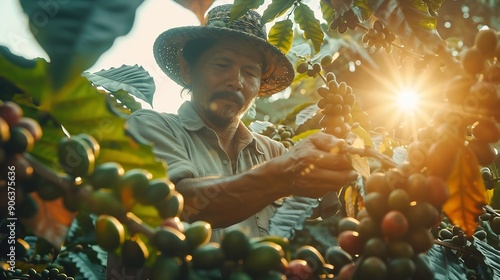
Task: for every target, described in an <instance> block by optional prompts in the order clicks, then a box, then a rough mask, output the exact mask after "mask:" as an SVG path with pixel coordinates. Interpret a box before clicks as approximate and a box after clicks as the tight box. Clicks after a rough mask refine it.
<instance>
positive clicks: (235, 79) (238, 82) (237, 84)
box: [227, 69, 243, 90]
mask: <svg viewBox="0 0 500 280" xmlns="http://www.w3.org/2000/svg"><path fill="white" fill-rule="evenodd" d="M227 85H228V86H229V87H230V88H231V89H234V90H241V89H242V88H243V76H242V75H241V71H240V70H236V69H232V70H231V71H230V73H229V74H228V79H227Z"/></svg>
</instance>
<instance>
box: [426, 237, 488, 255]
mask: <svg viewBox="0 0 500 280" xmlns="http://www.w3.org/2000/svg"><path fill="white" fill-rule="evenodd" d="M434 244H437V245H440V246H443V247H446V248H450V249H453V250H457V251H460V252H462V253H466V254H469V255H475V256H477V257H484V256H483V255H482V254H481V253H480V252H479V251H476V250H470V249H467V248H465V247H462V246H458V245H455V244H451V243H449V242H443V241H441V240H438V239H434Z"/></svg>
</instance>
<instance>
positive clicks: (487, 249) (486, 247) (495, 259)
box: [473, 236, 500, 279]
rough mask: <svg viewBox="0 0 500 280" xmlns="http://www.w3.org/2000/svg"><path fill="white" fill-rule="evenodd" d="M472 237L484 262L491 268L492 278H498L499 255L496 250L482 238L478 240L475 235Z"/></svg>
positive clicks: (499, 271)
mask: <svg viewBox="0 0 500 280" xmlns="http://www.w3.org/2000/svg"><path fill="white" fill-rule="evenodd" d="M473 238H474V243H473V244H474V247H476V249H477V250H478V251H479V252H481V254H483V256H484V262H485V263H486V264H487V265H488V266H489V267H491V269H492V270H493V274H494V275H495V277H494V278H495V279H500V256H499V255H498V250H497V249H495V248H493V247H492V246H491V245H490V244H488V243H487V242H486V241H484V240H480V239H478V238H477V237H475V236H473Z"/></svg>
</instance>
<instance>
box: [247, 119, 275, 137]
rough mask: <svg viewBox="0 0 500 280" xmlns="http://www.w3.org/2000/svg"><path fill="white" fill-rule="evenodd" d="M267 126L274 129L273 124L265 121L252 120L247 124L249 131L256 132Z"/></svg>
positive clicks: (261, 131) (265, 128) (260, 132)
mask: <svg viewBox="0 0 500 280" xmlns="http://www.w3.org/2000/svg"><path fill="white" fill-rule="evenodd" d="M268 128H272V129H274V124H272V123H270V122H266V121H254V122H252V123H251V124H250V125H249V126H248V129H250V131H252V132H256V133H259V134H262V133H263V132H264V131H266V130H267V129H268Z"/></svg>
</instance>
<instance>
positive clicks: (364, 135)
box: [351, 126, 375, 148]
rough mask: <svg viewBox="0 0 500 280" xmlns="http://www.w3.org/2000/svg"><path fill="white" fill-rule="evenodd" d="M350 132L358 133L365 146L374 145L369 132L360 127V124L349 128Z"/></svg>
mask: <svg viewBox="0 0 500 280" xmlns="http://www.w3.org/2000/svg"><path fill="white" fill-rule="evenodd" d="M351 132H352V133H354V134H356V135H358V136H359V137H360V138H361V139H363V142H364V145H365V146H369V147H372V148H375V146H374V145H373V141H372V138H371V137H370V133H368V131H366V130H365V129H364V128H362V127H361V126H358V127H355V128H353V129H352V130H351ZM361 148H363V147H361Z"/></svg>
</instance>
